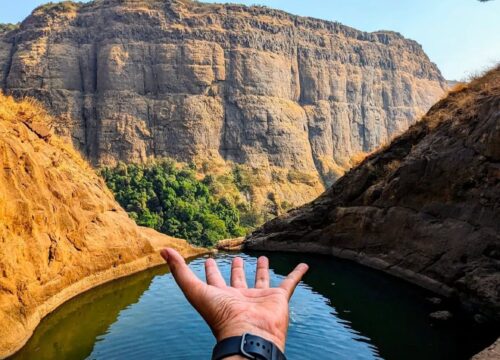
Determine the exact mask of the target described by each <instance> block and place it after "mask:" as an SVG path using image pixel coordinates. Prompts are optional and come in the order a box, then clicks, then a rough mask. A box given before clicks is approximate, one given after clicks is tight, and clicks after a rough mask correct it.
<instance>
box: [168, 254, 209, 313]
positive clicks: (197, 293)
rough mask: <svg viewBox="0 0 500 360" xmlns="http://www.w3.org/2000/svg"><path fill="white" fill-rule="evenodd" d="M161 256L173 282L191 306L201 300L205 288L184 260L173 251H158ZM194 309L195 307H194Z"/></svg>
mask: <svg viewBox="0 0 500 360" xmlns="http://www.w3.org/2000/svg"><path fill="white" fill-rule="evenodd" d="M160 254H161V256H162V257H163V259H165V261H166V262H167V263H168V266H169V268H170V271H171V272H172V275H173V276H174V279H175V282H176V283H177V285H179V287H180V288H181V290H182V292H183V293H184V295H185V296H186V298H187V299H188V300H189V302H190V303H191V304H192V305H196V304H195V303H196V302H198V301H200V300H202V299H201V297H202V293H203V289H204V287H205V286H206V284H205V283H204V282H202V281H201V280H200V279H198V277H197V276H196V275H195V274H194V273H193V272H192V271H191V269H190V268H189V267H188V266H187V265H186V262H185V261H184V258H183V257H182V256H181V255H180V254H179V253H178V252H177V251H175V250H174V249H171V248H166V249H163V250H161V251H160ZM195 307H196V306H195Z"/></svg>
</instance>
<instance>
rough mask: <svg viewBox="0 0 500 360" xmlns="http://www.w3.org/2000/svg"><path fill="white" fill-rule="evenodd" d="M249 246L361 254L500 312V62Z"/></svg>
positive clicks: (472, 305)
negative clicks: (495, 67)
mask: <svg viewBox="0 0 500 360" xmlns="http://www.w3.org/2000/svg"><path fill="white" fill-rule="evenodd" d="M245 246H246V247H247V248H250V249H265V250H289V251H305V252H319V253H326V254H333V255H335V256H338V257H341V258H347V259H351V260H354V261H357V262H359V263H361V264H364V265H367V266H371V267H373V268H376V269H380V270H383V271H386V272H388V273H391V274H394V275H396V276H399V277H402V278H404V279H407V280H409V281H412V282H414V283H417V284H419V285H421V286H424V287H426V288H429V289H431V290H433V291H435V292H438V293H440V294H442V295H447V296H452V297H456V298H458V299H459V300H460V301H461V302H462V304H463V305H464V306H466V307H467V308H469V309H470V310H471V311H472V312H473V313H475V314H476V320H478V321H488V320H490V321H493V322H498V321H500V318H499V316H500V292H499V289H500V68H497V69H494V70H492V71H490V72H489V73H487V74H486V75H485V76H484V77H482V78H479V79H476V80H474V81H472V82H471V83H470V84H468V85H465V86H462V87H461V89H460V90H458V91H455V92H451V93H450V94H449V95H448V97H447V98H446V99H444V100H442V101H440V102H438V103H437V104H436V105H435V106H433V107H432V108H431V110H430V111H429V112H428V113H427V115H426V116H425V117H424V118H423V120H422V121H420V122H419V123H417V124H416V125H414V126H412V127H411V128H410V129H409V130H408V131H407V132H406V133H405V134H403V135H402V136H400V137H398V138H396V139H395V140H394V141H393V142H392V143H391V144H390V145H388V146H387V147H386V148H384V149H382V150H380V151H378V152H377V153H375V154H373V155H371V156H369V157H367V158H366V159H365V160H364V161H363V162H362V164H360V165H359V166H357V167H356V168H354V169H353V170H351V171H349V172H348V173H347V174H346V175H345V176H344V177H342V178H341V179H340V180H338V181H337V182H336V183H335V184H334V185H333V186H332V187H330V188H329V189H328V190H327V191H326V192H325V193H324V194H322V195H321V196H320V197H319V198H318V199H316V200H314V201H313V202H311V203H309V204H307V205H305V206H303V207H300V208H297V209H295V210H292V211H291V212H289V213H288V214H286V215H284V216H281V217H279V218H276V219H274V220H272V221H270V222H268V223H266V224H265V225H264V226H263V227H261V228H260V229H258V230H257V231H255V232H254V233H253V234H251V235H250V236H248V237H247V239H246V240H245Z"/></svg>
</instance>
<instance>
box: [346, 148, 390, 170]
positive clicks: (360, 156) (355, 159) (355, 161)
mask: <svg viewBox="0 0 500 360" xmlns="http://www.w3.org/2000/svg"><path fill="white" fill-rule="evenodd" d="M381 146H383V145H381ZM368 155H370V153H367V152H364V151H360V152H357V153H355V154H354V155H352V156H351V158H350V159H349V161H350V163H351V166H352V167H356V166H358V165H359V164H361V163H362V162H363V160H364V159H366V157H367V156H368Z"/></svg>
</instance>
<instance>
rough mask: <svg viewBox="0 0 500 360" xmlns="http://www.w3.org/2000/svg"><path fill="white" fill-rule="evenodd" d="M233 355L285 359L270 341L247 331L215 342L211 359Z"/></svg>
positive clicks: (256, 359)
mask: <svg viewBox="0 0 500 360" xmlns="http://www.w3.org/2000/svg"><path fill="white" fill-rule="evenodd" d="M233 355H241V356H244V357H245V358H247V359H255V360H286V357H285V355H284V354H283V353H282V352H281V350H280V349H279V348H278V347H277V346H276V345H275V344H273V343H272V342H271V341H268V340H266V339H263V338H261V337H260V336H257V335H252V334H248V333H245V334H243V335H242V336H233V337H229V338H227V339H224V340H222V341H220V342H219V343H217V345H215V347H214V351H213V352H212V360H222V359H224V358H226V357H228V356H233Z"/></svg>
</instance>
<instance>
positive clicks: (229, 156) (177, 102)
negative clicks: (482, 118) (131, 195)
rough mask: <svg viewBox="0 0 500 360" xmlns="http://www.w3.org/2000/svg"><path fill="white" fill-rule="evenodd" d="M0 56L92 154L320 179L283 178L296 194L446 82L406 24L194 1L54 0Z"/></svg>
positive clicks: (12, 89)
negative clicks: (401, 28) (206, 161)
mask: <svg viewBox="0 0 500 360" xmlns="http://www.w3.org/2000/svg"><path fill="white" fill-rule="evenodd" d="M0 66H1V69H2V72H1V73H0V83H1V84H2V86H3V88H4V89H5V90H6V91H7V92H9V93H12V94H14V95H15V96H23V95H30V96H35V97H36V98H38V99H40V100H42V101H43V102H44V103H45V104H47V105H48V106H49V108H50V109H51V110H52V111H53V112H54V113H56V114H58V115H59V116H60V117H59V119H60V120H59V121H58V122H57V123H56V124H55V126H56V131H57V132H58V133H59V134H61V135H64V136H68V137H71V138H72V140H73V142H74V144H75V145H76V147H77V148H79V149H80V150H81V151H82V152H83V153H84V154H85V155H86V156H87V157H88V158H89V159H90V160H91V161H92V162H93V163H96V164H97V163H100V164H111V163H114V162H116V161H118V160H123V161H126V162H130V161H133V162H142V161H145V160H146V159H149V158H152V157H164V156H168V157H172V158H175V159H177V160H188V161H191V160H197V159H200V158H217V159H219V160H223V161H233V162H236V163H244V164H248V165H249V166H251V167H253V168H258V169H263V170H264V172H265V173H267V174H268V175H269V176H270V177H272V176H271V174H272V172H273V171H274V170H277V171H278V172H279V171H281V170H283V169H285V170H287V171H288V170H291V171H299V172H301V173H304V174H307V175H308V176H309V177H312V178H313V179H314V181H308V182H309V184H307V185H306V188H301V189H299V190H300V191H297V190H298V187H297V186H298V185H297V186H291V187H289V189H286V190H284V192H285V193H284V194H283V196H285V197H287V196H288V197H289V198H292V199H293V198H294V197H297V196H299V195H297V193H301V194H304V197H305V198H309V199H310V198H311V196H312V195H314V194H318V193H319V192H320V191H322V190H323V189H324V188H323V185H322V183H321V182H320V181H319V180H320V179H322V180H324V181H326V182H330V181H332V180H333V179H335V178H337V177H338V176H339V175H340V174H341V173H342V172H343V171H344V170H345V169H346V168H349V167H350V159H351V157H352V156H353V155H354V154H357V153H360V152H369V151H371V150H373V149H374V148H376V147H377V146H379V145H380V144H381V143H383V142H385V141H386V140H387V139H389V138H391V137H392V136H393V135H395V134H398V133H400V132H402V131H404V130H406V129H407V128H408V126H409V125H410V124H412V123H413V122H414V120H415V119H416V115H417V114H423V113H424V112H425V111H426V110H427V109H428V108H429V107H430V106H431V105H432V104H433V103H434V102H435V101H436V100H437V99H438V98H439V96H440V95H441V94H442V93H443V89H444V87H445V86H446V85H445V81H444V79H443V78H442V76H441V74H440V72H439V70H438V69H437V68H436V66H435V65H434V64H432V63H431V62H430V61H429V59H428V58H427V56H426V55H425V53H424V52H423V50H422V48H421V47H420V45H418V44H417V43H416V42H414V41H411V40H407V39H404V38H403V37H402V36H400V35H399V34H396V33H391V32H376V33H364V32H361V31H357V30H355V29H352V28H349V27H347V26H343V25H340V24H338V23H331V22H327V21H321V20H315V19H310V18H303V17H297V16H292V15H289V14H287V13H284V12H281V11H276V10H272V9H268V8H264V7H244V6H240V5H214V4H203V3H197V2H192V1H188V0H161V1H160V0H153V1H145V0H144V1H141V0H134V1H132V0H100V1H94V2H91V3H89V4H71V3H64V4H62V5H61V4H60V5H52V6H48V5H47V6H45V7H42V8H39V9H37V10H36V11H34V12H33V14H32V15H31V16H30V17H28V18H27V19H26V20H25V21H24V22H23V23H22V24H21V26H20V29H18V30H16V31H12V32H9V33H7V34H6V35H4V36H3V39H2V40H1V41H0ZM297 183H301V182H300V181H298V182H297ZM300 186H302V187H304V183H301V184H300ZM282 188H287V186H285V185H284V186H282Z"/></svg>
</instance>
